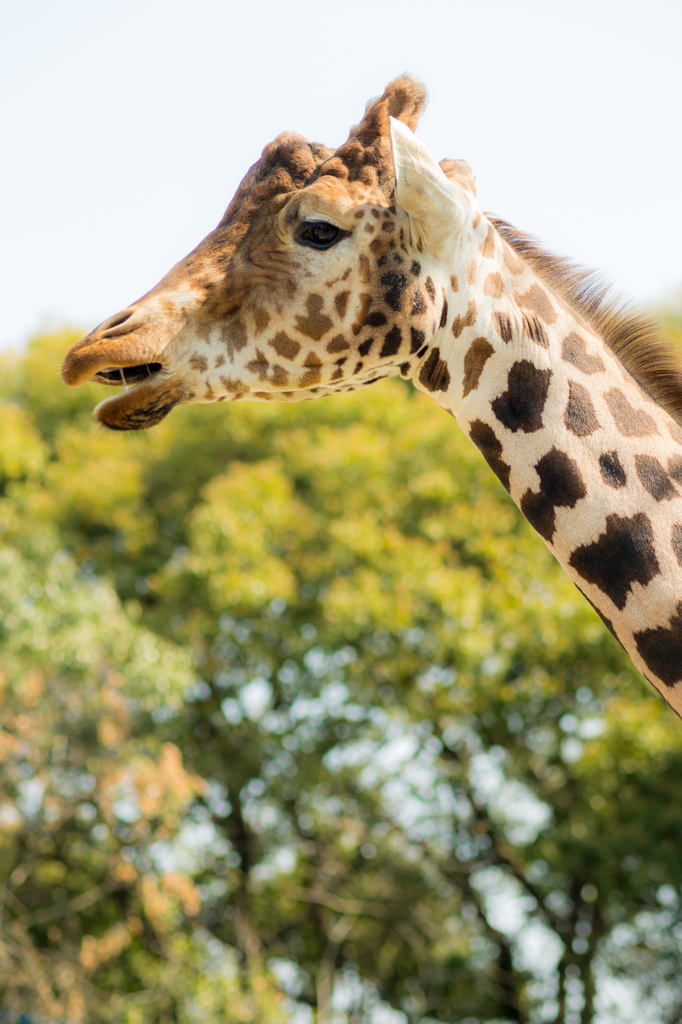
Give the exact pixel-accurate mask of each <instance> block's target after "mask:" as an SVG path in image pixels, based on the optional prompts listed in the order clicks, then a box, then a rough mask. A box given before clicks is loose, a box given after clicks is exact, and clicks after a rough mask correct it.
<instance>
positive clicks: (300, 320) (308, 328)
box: [296, 295, 332, 341]
mask: <svg viewBox="0 0 682 1024" xmlns="http://www.w3.org/2000/svg"><path fill="white" fill-rule="evenodd" d="M305 305H306V309H307V311H308V315H307V316H297V317H296V327H297V329H298V330H299V331H300V332H301V334H303V335H305V337H306V338H312V339H313V341H319V340H320V338H322V337H324V335H325V334H326V333H327V331H328V330H330V328H331V327H332V321H331V320H330V319H329V317H328V316H325V314H324V313H323V312H322V309H323V307H324V299H323V298H322V296H321V295H309V296H308V298H307V299H306V304H305Z"/></svg>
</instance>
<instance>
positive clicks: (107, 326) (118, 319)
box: [100, 309, 134, 338]
mask: <svg viewBox="0 0 682 1024" xmlns="http://www.w3.org/2000/svg"><path fill="white" fill-rule="evenodd" d="M133 313H134V310H132V309H124V310H123V311H122V312H121V313H116V315H115V316H112V317H111V319H110V320H105V321H104V323H103V324H102V326H101V327H100V334H101V336H102V337H104V338H106V337H107V336H108V335H109V332H110V331H114V330H115V328H117V327H122V326H123V324H125V323H127V322H128V320H130V318H131V316H132V315H133ZM116 333H119V332H118V331H117V332H116ZM122 333H125V331H124V332H122Z"/></svg>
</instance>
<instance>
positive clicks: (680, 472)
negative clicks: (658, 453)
mask: <svg viewBox="0 0 682 1024" xmlns="http://www.w3.org/2000/svg"><path fill="white" fill-rule="evenodd" d="M668 476H671V477H672V478H673V480H677V482H678V484H682V459H681V458H680V457H679V455H673V457H672V459H671V460H670V462H669V463H668Z"/></svg>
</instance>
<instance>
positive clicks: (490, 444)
mask: <svg viewBox="0 0 682 1024" xmlns="http://www.w3.org/2000/svg"><path fill="white" fill-rule="evenodd" d="M469 437H470V438H471V440H472V441H473V443H474V444H475V445H476V447H477V448H478V450H479V452H480V453H481V455H482V456H483V458H484V459H485V461H486V462H487V463H488V465H489V466H490V468H491V469H492V471H493V473H494V474H495V476H496V477H497V479H498V480H499V481H500V483H501V484H502V486H503V487H504V488H505V489H506V490H507V491H508V490H509V487H510V484H509V474H510V473H511V466H510V465H509V464H508V463H507V462H505V461H504V459H503V458H502V451H503V448H502V442H501V441H500V439H499V438H498V436H497V434H496V433H495V431H494V430H493V428H492V427H490V426H488V424H487V423H484V422H483V420H474V421H473V422H472V423H471V425H470V427H469Z"/></svg>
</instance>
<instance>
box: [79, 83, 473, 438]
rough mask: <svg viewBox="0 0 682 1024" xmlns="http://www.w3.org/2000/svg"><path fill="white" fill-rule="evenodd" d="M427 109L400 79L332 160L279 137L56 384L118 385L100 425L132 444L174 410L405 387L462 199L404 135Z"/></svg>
mask: <svg viewBox="0 0 682 1024" xmlns="http://www.w3.org/2000/svg"><path fill="white" fill-rule="evenodd" d="M425 99H426V94H425V90H424V88H423V86H422V85H421V84H420V83H419V82H417V81H416V80H415V79H413V78H411V77H402V78H398V79H396V80H395V81H394V82H392V83H391V84H390V85H389V86H388V87H387V88H386V91H385V92H384V94H383V96H381V97H380V98H379V99H377V100H375V101H374V102H372V103H370V104H369V106H368V107H367V110H366V111H365V115H364V117H363V119H362V121H361V123H360V124H359V125H357V126H356V127H355V128H353V129H352V130H351V133H350V136H349V138H348V140H347V141H346V142H345V143H344V145H343V146H341V148H340V149H338V150H336V151H333V150H329V149H326V148H325V147H324V146H319V145H316V144H313V143H309V142H308V141H307V140H305V139H304V138H302V137H300V136H297V135H291V134H284V135H280V136H279V137H278V138H277V139H275V141H274V142H272V143H271V144H270V145H268V146H266V148H265V149H264V151H263V154H262V156H261V158H260V160H259V161H258V162H257V163H256V164H254V166H253V167H252V168H251V170H250V171H249V172H248V174H247V175H246V177H245V178H244V180H243V181H242V183H241V185H240V186H239V188H238V190H237V193H236V195H235V197H234V199H233V200H232V202H231V204H230V206H229V207H228V209H227V211H226V213H225V216H224V217H223V219H222V220H221V222H220V224H219V225H218V227H217V228H216V229H215V231H212V232H211V234H209V235H208V236H207V237H206V238H205V239H204V240H203V242H201V243H200V244H199V245H198V246H197V248H196V249H194V251H193V252H191V253H190V254H189V256H187V257H186V258H185V259H184V260H181V262H180V263H178V264H177V265H176V266H175V267H174V268H173V269H172V270H171V271H170V273H168V274H167V275H166V277H164V278H163V280H162V281H160V282H159V284H157V285H156V287H155V288H153V289H152V290H151V291H150V292H148V293H147V294H146V295H144V296H143V297H142V298H141V299H139V300H138V301H137V302H134V303H133V304H132V305H131V306H129V307H128V308H127V309H125V310H123V311H121V312H120V313H117V314H115V315H114V316H113V317H110V318H109V319H108V320H105V321H104V323H102V324H100V325H99V327H97V328H95V330H94V331H92V332H91V333H90V334H89V335H87V337H85V338H83V339H82V341H80V342H78V343H77V344H76V345H74V346H73V348H72V349H71V350H70V351H69V353H68V354H67V356H66V359H65V362H64V366H63V370H62V373H63V377H64V380H65V381H66V383H67V384H71V385H78V384H82V383H85V382H86V381H97V382H99V383H103V384H108V385H114V386H116V385H121V386H123V385H125V390H124V391H123V392H122V393H121V394H118V395H116V396H115V397H113V398H109V399H107V400H106V401H104V402H102V403H101V404H100V405H99V406H98V407H97V410H96V416H97V418H98V419H99V420H100V422H101V423H103V424H104V425H105V426H107V427H110V428H112V429H115V430H140V429H145V428H147V427H151V426H154V424H156V423H158V422H159V421H160V420H161V419H162V418H163V417H164V416H166V415H167V414H168V412H170V410H171V409H172V408H173V407H174V406H175V405H178V404H181V403H188V402H214V401H224V400H231V401H236V400H239V399H251V400H260V401H271V400H275V401H300V400H302V399H307V398H315V397H320V396H322V395H328V394H333V393H335V392H343V391H350V390H353V389H355V388H358V387H362V386H365V385H367V384H371V383H373V382H374V381H375V380H378V379H379V378H381V377H386V376H391V375H394V374H397V373H402V374H403V375H404V376H408V375H410V373H411V372H412V370H413V368H414V365H415V363H417V362H418V361H419V360H420V359H421V358H422V357H423V355H424V352H425V351H426V346H427V344H428V341H429V340H430V338H431V337H432V336H433V334H434V333H435V331H436V330H437V329H438V326H439V324H440V323H441V320H442V319H443V317H444V316H446V315H447V311H446V309H445V308H444V306H445V301H444V296H445V288H444V284H445V281H441V280H440V278H441V277H442V276H443V271H442V270H441V269H439V268H440V267H441V266H442V264H443V261H442V260H441V259H438V258H437V257H438V255H440V250H442V249H443V247H447V246H448V245H451V244H452V241H451V239H452V226H453V218H454V220H455V222H456V223H460V224H464V221H465V219H466V216H467V214H468V213H470V210H471V206H472V202H471V197H472V196H473V195H475V190H474V186H473V179H472V178H471V172H470V171H469V168H468V166H467V165H466V164H464V163H463V162H459V161H447V162H443V164H442V165H441V167H442V169H441V167H439V166H438V165H437V164H436V163H435V161H434V160H433V157H431V156H430V154H429V153H428V151H427V150H426V149H425V148H424V147H423V146H422V145H421V144H420V143H418V142H417V140H416V139H415V138H414V136H413V135H412V129H414V128H415V127H416V125H417V122H418V120H419V116H420V113H421V111H422V109H423V107H424V103H425ZM444 172H445V173H444ZM446 175H447V177H446ZM431 185H433V188H432V187H431ZM427 193H428V196H427ZM434 196H436V199H437V203H440V205H441V207H442V208H443V209H442V214H443V216H442V218H441V223H442V224H443V225H445V228H444V230H443V232H442V235H443V237H440V232H439V229H438V218H437V217H436V218H435V219H434V217H433V200H434ZM427 198H428V204H429V206H430V216H429V217H428V218H425V217H424V216H420V214H421V213H422V212H423V211H422V208H423V206H424V203H425V201H426V200H427ZM445 262H447V261H445ZM439 275H440V276H439ZM128 385H134V386H133V387H128Z"/></svg>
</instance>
